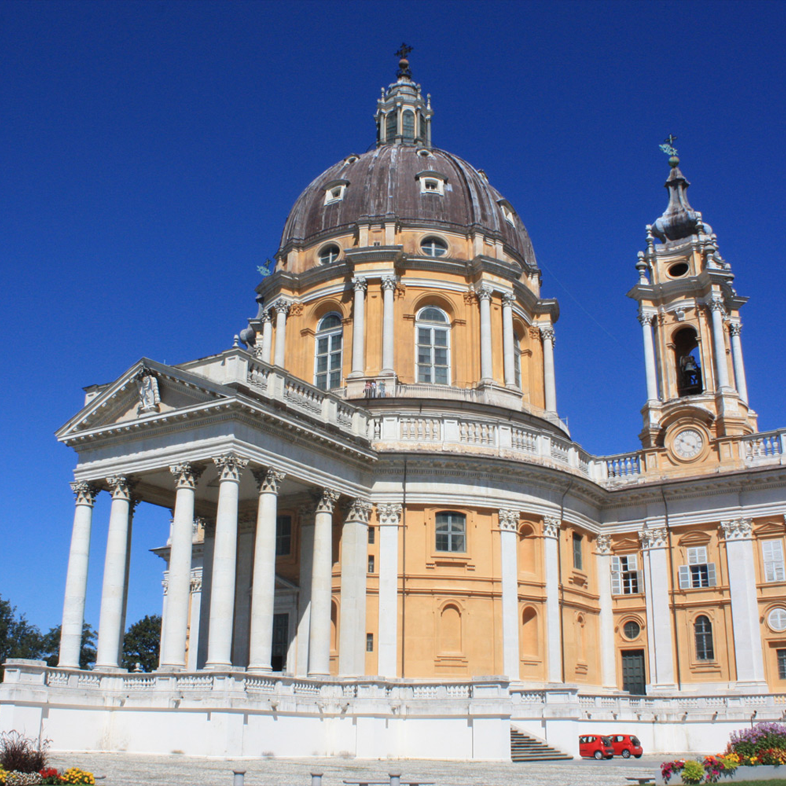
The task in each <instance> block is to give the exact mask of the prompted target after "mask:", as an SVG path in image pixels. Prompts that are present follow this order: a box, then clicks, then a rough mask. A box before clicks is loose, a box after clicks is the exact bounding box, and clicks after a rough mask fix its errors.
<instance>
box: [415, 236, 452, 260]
mask: <svg viewBox="0 0 786 786" xmlns="http://www.w3.org/2000/svg"><path fill="white" fill-rule="evenodd" d="M420 249H421V251H422V252H423V253H424V254H425V255H426V256H427V257H444V256H445V254H447V253H448V244H447V243H446V242H445V241H444V240H442V238H439V237H427V238H426V239H425V240H424V241H423V242H422V243H421V244H420Z"/></svg>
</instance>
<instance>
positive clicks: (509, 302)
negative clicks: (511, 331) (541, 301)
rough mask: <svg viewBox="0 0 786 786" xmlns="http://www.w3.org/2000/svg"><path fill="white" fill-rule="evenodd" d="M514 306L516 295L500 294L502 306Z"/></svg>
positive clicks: (510, 293)
mask: <svg viewBox="0 0 786 786" xmlns="http://www.w3.org/2000/svg"><path fill="white" fill-rule="evenodd" d="M515 304H516V295H515V294H514V293H513V292H503V293H502V305H503V306H508V307H510V308H512V307H513V306H514V305H515Z"/></svg>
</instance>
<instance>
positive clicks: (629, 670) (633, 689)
mask: <svg viewBox="0 0 786 786" xmlns="http://www.w3.org/2000/svg"><path fill="white" fill-rule="evenodd" d="M646 682H647V680H646V677H645V674H644V650H625V651H624V652H623V653H622V690H626V691H629V692H630V693H637V694H639V695H641V696H643V695H644V694H645V693H646V690H645V687H644V686H645V685H646Z"/></svg>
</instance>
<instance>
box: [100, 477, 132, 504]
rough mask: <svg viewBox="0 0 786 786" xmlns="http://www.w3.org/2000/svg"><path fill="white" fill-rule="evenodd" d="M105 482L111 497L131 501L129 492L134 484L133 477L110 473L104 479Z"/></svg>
mask: <svg viewBox="0 0 786 786" xmlns="http://www.w3.org/2000/svg"><path fill="white" fill-rule="evenodd" d="M106 484H107V486H109V491H110V493H111V494H112V499H124V500H126V501H128V502H131V492H132V491H133V490H134V486H136V481H135V480H134V479H133V478H127V477H125V476H124V475H112V476H111V477H108V478H107V479H106Z"/></svg>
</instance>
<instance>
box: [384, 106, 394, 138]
mask: <svg viewBox="0 0 786 786" xmlns="http://www.w3.org/2000/svg"><path fill="white" fill-rule="evenodd" d="M395 138H396V110H395V109H394V110H393V111H392V112H391V113H390V114H389V115H388V117H387V126H386V130H385V141H386V142H390V141H391V140H393V139H395Z"/></svg>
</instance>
